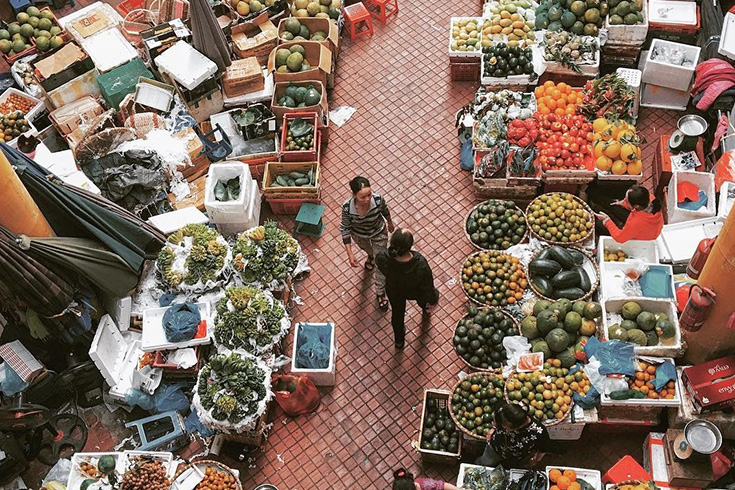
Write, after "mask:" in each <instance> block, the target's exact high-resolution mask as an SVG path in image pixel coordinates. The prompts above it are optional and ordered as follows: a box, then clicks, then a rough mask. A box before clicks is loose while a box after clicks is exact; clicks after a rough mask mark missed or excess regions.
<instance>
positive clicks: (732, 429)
mask: <svg viewBox="0 0 735 490" xmlns="http://www.w3.org/2000/svg"><path fill="white" fill-rule="evenodd" d="M683 369H684V368H683V367H677V368H676V371H677V373H678V375H679V379H678V380H677V389H678V390H680V391H681V393H682V396H681V405H679V406H678V407H676V408H669V427H670V428H671V429H683V428H684V426H685V425H686V424H687V423H689V422H691V421H692V420H709V421H710V422H712V423H713V424H715V425H716V426H717V428H718V429H720V432H722V437H724V438H725V439H735V414H734V413H732V410H728V411H727V412H725V411H714V412H705V413H697V411H696V410H695V408H694V401H693V399H692V397H691V395H690V394H689V392H688V391H687V390H686V389H685V388H684V383H683V380H682V371H683Z"/></svg>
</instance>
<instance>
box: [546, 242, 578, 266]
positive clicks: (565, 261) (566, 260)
mask: <svg viewBox="0 0 735 490" xmlns="http://www.w3.org/2000/svg"><path fill="white" fill-rule="evenodd" d="M549 252H551V258H552V259H554V260H556V261H557V262H559V263H560V264H561V266H562V267H563V268H564V270H569V269H572V268H574V267H575V266H576V265H577V264H576V263H575V262H574V256H573V255H572V254H570V253H569V250H567V249H565V248H561V247H559V246H556V245H552V246H551V247H550V248H549Z"/></svg>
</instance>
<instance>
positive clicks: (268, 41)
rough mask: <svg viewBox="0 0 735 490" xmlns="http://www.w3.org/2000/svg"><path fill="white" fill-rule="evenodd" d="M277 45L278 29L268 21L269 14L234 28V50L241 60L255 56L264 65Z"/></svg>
mask: <svg viewBox="0 0 735 490" xmlns="http://www.w3.org/2000/svg"><path fill="white" fill-rule="evenodd" d="M277 45H278V28H277V27H276V26H275V25H273V22H271V21H270V20H268V15H267V14H265V15H261V16H258V17H256V18H255V19H253V21H252V22H243V23H242V24H238V25H236V26H234V27H233V28H232V50H233V51H234V52H235V54H237V55H238V56H239V57H240V58H250V57H252V56H254V57H256V58H257V59H258V63H260V64H261V65H263V64H265V62H266V61H267V60H268V55H269V54H270V52H271V51H272V50H273V48H275V47H276V46H277Z"/></svg>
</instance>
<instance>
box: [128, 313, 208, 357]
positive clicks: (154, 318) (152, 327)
mask: <svg viewBox="0 0 735 490" xmlns="http://www.w3.org/2000/svg"><path fill="white" fill-rule="evenodd" d="M195 304H196V305H197V306H198V307H199V315H200V317H201V319H202V321H205V322H206V323H207V332H206V334H205V335H204V336H203V337H199V338H193V339H191V340H185V341H182V342H169V341H168V340H167V339H166V332H165V331H164V328H163V323H162V322H163V315H165V314H166V311H168V310H169V308H171V306H173V305H171V306H167V307H164V308H149V309H147V310H143V338H142V345H141V347H140V348H141V350H143V351H144V352H153V351H157V350H174V349H183V348H185V347H193V346H195V345H205V344H209V343H210V342H211V341H212V334H213V332H214V321H213V320H212V316H213V315H211V313H210V311H211V308H210V306H209V303H206V302H197V303H195Z"/></svg>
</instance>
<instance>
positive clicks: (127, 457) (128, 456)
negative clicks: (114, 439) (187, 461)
mask: <svg viewBox="0 0 735 490" xmlns="http://www.w3.org/2000/svg"><path fill="white" fill-rule="evenodd" d="M138 456H148V457H152V458H153V459H154V460H155V461H159V462H160V463H161V464H162V465H163V467H164V469H165V470H166V477H167V478H168V479H169V480H170V479H171V478H173V476H174V473H175V471H176V468H177V466H178V465H177V464H174V455H173V454H172V453H170V452H167V451H123V455H122V458H121V460H122V464H123V467H122V470H123V472H124V471H125V470H126V466H127V464H128V462H130V461H131V460H133V458H136V457H138Z"/></svg>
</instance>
